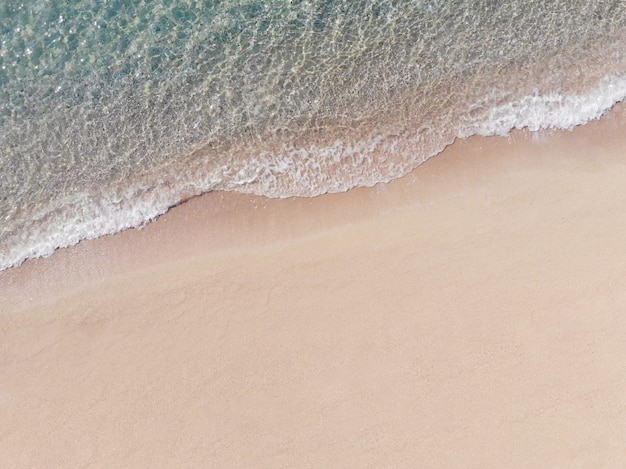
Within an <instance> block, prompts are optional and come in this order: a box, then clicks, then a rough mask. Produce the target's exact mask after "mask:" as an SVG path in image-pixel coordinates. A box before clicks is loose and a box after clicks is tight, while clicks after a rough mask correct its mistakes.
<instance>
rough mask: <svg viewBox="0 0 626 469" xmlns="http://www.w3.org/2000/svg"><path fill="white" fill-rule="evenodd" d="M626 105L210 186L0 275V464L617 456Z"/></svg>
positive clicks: (623, 333) (433, 463) (511, 461)
mask: <svg viewBox="0 0 626 469" xmlns="http://www.w3.org/2000/svg"><path fill="white" fill-rule="evenodd" d="M625 181H626V110H625V107H624V106H623V105H620V106H618V107H617V108H616V109H614V110H613V111H612V112H611V113H610V114H609V115H608V116H607V117H605V118H604V119H602V120H600V121H597V122H593V123H590V124H588V125H586V126H583V127H579V128H577V129H575V130H574V131H573V132H568V131H545V132H541V133H538V134H531V133H529V132H522V131H518V132H515V133H513V134H512V136H511V137H509V138H502V137H489V138H477V137H475V138H471V139H468V140H461V141H457V142H456V143H455V144H454V145H452V146H450V147H449V148H448V149H446V150H445V151H444V152H443V153H442V154H440V155H438V156H437V157H435V158H433V159H431V160H429V161H428V162H426V163H425V164H423V165H422V166H420V167H419V168H417V169H416V170H415V171H414V172H413V173H411V174H409V175H407V176H406V177H404V178H402V179H399V180H396V181H393V182H391V183H389V184H381V185H378V186H376V187H373V188H359V189H355V190H352V191H349V192H347V193H342V194H331V195H326V196H320V197H317V198H313V199H285V200H278V199H267V198H263V197H253V196H248V195H242V194H236V193H210V194H207V195H205V196H202V197H199V198H195V199H192V200H191V201H189V202H187V203H184V204H182V205H180V206H178V207H176V208H174V209H172V210H171V211H170V212H168V213H167V214H166V215H164V216H163V217H161V218H160V219H159V220H157V221H156V222H154V223H151V224H149V225H148V226H147V227H145V228H143V229H141V230H128V231H126V232H123V233H118V234H116V235H113V236H107V237H103V238H100V239H96V240H91V241H85V242H82V243H80V244H79V245H77V246H74V247H72V248H68V249H63V250H60V251H58V252H57V253H55V254H54V255H53V256H51V257H50V258H47V259H37V260H31V261H27V262H26V263H24V264H23V265H22V266H20V267H18V268H15V269H11V270H8V271H5V272H1V273H0V292H2V293H1V294H0V311H1V313H0V335H1V338H2V339H1V340H0V416H1V417H0V465H1V466H2V467H7V468H11V467H16V468H17V467H20V468H24V467H481V468H484V467H494V468H495V467H568V468H573V467H622V466H623V464H624V462H625V461H626V437H625V435H626V393H625V392H624V389H626V341H624V337H626V314H624V312H625V311H626V289H624V280H625V279H626V262H624V259H625V258H626V244H625V240H626V210H625V209H624V208H625V207H626V189H625Z"/></svg>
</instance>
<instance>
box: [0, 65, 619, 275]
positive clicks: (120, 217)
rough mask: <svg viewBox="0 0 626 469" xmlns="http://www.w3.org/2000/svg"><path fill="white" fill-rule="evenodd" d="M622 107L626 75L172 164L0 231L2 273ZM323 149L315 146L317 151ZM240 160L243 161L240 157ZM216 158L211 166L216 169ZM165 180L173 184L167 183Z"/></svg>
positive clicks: (334, 188) (365, 181)
mask: <svg viewBox="0 0 626 469" xmlns="http://www.w3.org/2000/svg"><path fill="white" fill-rule="evenodd" d="M624 99H626V75H619V76H616V75H607V76H605V77H603V78H602V79H601V80H600V81H599V82H598V83H597V84H596V85H595V86H593V87H591V88H590V89H588V90H587V91H586V92H585V93H582V94H575V93H570V94H560V93H555V92H551V93H546V94H541V93H540V92H539V91H535V92H533V93H532V94H527V95H523V96H521V97H517V98H509V99H507V97H505V96H502V94H498V93H492V94H488V95H487V96H485V97H483V98H481V99H478V100H475V101H474V102H469V104H468V105H467V106H466V107H465V108H463V109H461V110H460V111H459V112H457V114H456V115H457V118H456V120H455V121H453V122H450V121H448V122H447V123H446V122H445V121H441V122H440V123H439V124H437V121H436V119H432V120H431V121H430V123H429V124H427V125H424V124H422V125H419V126H415V127H413V128H411V127H403V128H400V129H390V128H389V127H388V126H387V127H385V126H382V127H383V130H382V131H381V130H380V128H376V126H374V127H372V126H370V127H368V129H367V131H362V132H361V133H360V135H358V136H355V135H354V134H349V135H348V137H349V138H346V139H342V138H341V135H340V134H339V135H340V137H338V138H336V139H334V140H332V141H328V139H327V140H326V144H324V143H323V141H316V140H315V139H311V141H309V142H306V141H290V140H289V139H283V140H282V141H279V143H278V144H272V145H269V144H268V143H264V142H257V143H256V145H247V146H246V147H245V148H244V147H235V148H234V149H231V151H230V153H231V154H236V153H237V152H244V151H245V152H247V155H246V157H240V158H238V159H232V158H231V159H226V161H225V162H222V163H221V164H220V165H218V166H215V165H213V166H211V165H207V161H208V160H207V158H208V157H207V156H206V155H205V157H204V158H203V157H202V155H203V154H205V153H206V149H204V150H203V149H201V148H200V149H198V150H197V156H196V158H195V159H194V160H193V164H190V162H189V160H185V161H184V165H185V166H184V167H181V166H177V165H176V164H174V163H175V161H173V162H171V164H170V166H168V167H163V168H161V172H160V174H159V175H158V177H157V178H156V179H152V180H150V181H148V180H147V179H144V180H140V181H139V182H135V183H134V184H132V185H127V186H124V185H122V184H117V185H108V186H102V187H94V188H93V190H92V191H90V192H83V193H77V194H73V195H70V196H66V197H63V198H61V199H59V200H57V201H56V202H54V203H53V204H51V205H48V206H46V207H45V208H44V209H40V210H39V211H38V212H36V213H34V214H32V213H31V214H29V215H28V218H27V220H26V221H25V222H24V223H23V224H22V225H21V226H19V227H18V228H16V226H5V227H4V228H3V230H2V252H1V254H0V270H4V269H7V268H10V267H14V266H17V265H19V264H21V263H22V262H23V261H24V260H26V259H29V258H35V257H42V256H48V255H50V254H52V253H53V252H54V251H55V250H56V249H58V248H61V247H66V246H70V245H73V244H76V243H78V242H79V241H81V240H83V239H91V238H95V237H99V236H103V235H106V234H111V233H115V232H118V231H121V230H124V229H127V228H131V227H140V226H143V225H145V224H146V223H148V222H149V221H150V220H153V219H155V218H156V217H158V216H159V215H161V214H163V213H165V212H166V211H167V210H168V209H169V208H171V207H172V206H174V205H176V204H178V203H180V202H181V201H182V200H185V199H187V198H189V197H191V196H195V195H199V194H201V193H204V192H208V191H212V190H236V191H241V192H247V193H255V194H259V195H265V196H270V197H291V196H315V195H319V194H323V193H326V192H339V191H345V190H348V189H350V188H352V187H355V186H371V185H374V184H376V183H380V182H388V181H390V180H392V179H394V178H397V177H400V176H403V175H405V174H407V173H408V172H409V171H411V170H413V169H414V168H415V167H417V166H418V165H419V164H421V163H422V162H423V161H425V160H427V159H428V158H430V157H432V156H435V155H436V154H438V153H440V152H441V151H442V150H443V149H444V148H445V147H446V146H447V145H449V144H451V143H452V142H453V141H454V139H456V138H468V137H470V136H473V135H482V136H493V135H501V136H504V135H508V134H509V132H510V131H511V130H513V129H521V128H528V129H530V130H533V131H537V130H541V129H548V128H551V129H573V128H574V127H575V126H578V125H581V124H585V123H587V122H589V121H591V120H594V119H598V118H600V117H602V116H603V115H604V114H605V113H606V112H608V111H609V110H610V109H611V108H612V107H613V106H614V105H615V104H616V103H618V102H621V101H623V100H624ZM320 142H321V143H320ZM240 156H241V155H240ZM214 160H215V158H214V155H212V156H211V161H214ZM168 174H169V176H168Z"/></svg>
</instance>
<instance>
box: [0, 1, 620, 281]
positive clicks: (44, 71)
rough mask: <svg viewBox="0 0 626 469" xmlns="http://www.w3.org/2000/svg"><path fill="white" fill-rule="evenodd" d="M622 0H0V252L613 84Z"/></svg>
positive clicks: (449, 134) (575, 119)
mask: <svg viewBox="0 0 626 469" xmlns="http://www.w3.org/2000/svg"><path fill="white" fill-rule="evenodd" d="M625 27H626V4H625V2H623V1H599V0H595V1H579V0H572V1H541V2H538V1H519V0H518V1H511V2H507V3H506V4H504V2H494V1H462V0H456V1H419V0H414V1H409V0H405V1H378V2H374V1H364V0H360V1H346V0H334V1H330V0H327V1H296V0H292V1H287V0H267V1H258V0H257V1H244V0H241V1H165V0H161V1H147V0H144V1H106V0H79V1H59V0H50V1H37V2H35V1H32V0H24V1H15V0H4V1H3V2H2V3H1V4H0V175H1V176H0V178H1V179H0V222H1V223H2V224H1V225H0V269H2V268H6V267H9V266H12V265H16V264H19V263H20V262H22V261H23V260H24V259H26V258H28V257H35V256H40V255H47V254H50V253H51V252H52V251H53V250H54V249H55V248H57V247H60V246H66V245H69V244H73V243H76V242H78V241H79V240H80V239H84V238H88V237H94V236H99V235H102V234H105V233H110V232H114V231H118V230H121V229H124V228H127V227H130V226H137V225H141V224H143V223H145V222H146V221H147V220H149V219H151V218H154V217H155V216H157V215H158V214H160V213H163V212H164V211H165V210H167V208H168V207H170V206H171V205H174V204H176V203H177V202H178V201H180V200H181V199H182V198H184V197H187V196H189V195H193V194H197V193H201V192H204V191H208V190H215V189H229V190H241V191H247V192H255V193H260V194H266V195H270V196H276V197H284V196H291V195H305V196H310V195H316V194H320V193H323V192H327V191H341V190H346V189H348V188H350V187H353V186H355V185H371V184H374V183H376V182H380V181H387V180H390V179H392V178H394V177H398V176H400V175H402V174H405V173H406V172H408V171H410V170H411V169H413V168H414V167H415V166H417V165H418V164H419V163H421V162H422V161H424V160H425V159H427V158H428V157H430V156H432V155H434V154H436V153H437V152H438V151H440V150H441V149H442V148H443V146H445V145H446V144H448V143H449V142H450V141H451V140H452V139H453V138H455V137H457V136H462V137H466V136H469V135H472V134H505V133H506V132H508V131H509V130H510V129H511V128H514V127H524V126H528V127H531V128H533V129H539V128H543V127H548V126H554V127H572V126H573V125H577V124H580V123H584V122H586V121H588V120H590V119H592V118H596V117H598V116H600V115H601V114H602V113H603V112H605V111H606V109H608V108H609V107H610V106H612V105H613V104H614V103H615V102H616V101H619V100H621V99H623V97H624V95H626V82H625V79H624V77H625V76H626V66H625V64H626V58H625V57H624V53H623V51H625V50H626V49H625V48H624V45H625V43H626V36H625V34H624V31H625V29H624V28H625Z"/></svg>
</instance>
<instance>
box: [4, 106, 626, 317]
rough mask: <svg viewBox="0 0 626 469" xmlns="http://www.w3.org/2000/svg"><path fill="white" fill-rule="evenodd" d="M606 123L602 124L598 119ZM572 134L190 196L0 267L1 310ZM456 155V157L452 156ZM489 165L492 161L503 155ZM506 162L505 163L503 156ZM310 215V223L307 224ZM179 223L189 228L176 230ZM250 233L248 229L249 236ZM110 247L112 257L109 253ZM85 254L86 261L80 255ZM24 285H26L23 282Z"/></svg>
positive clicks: (346, 209)
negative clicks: (297, 191)
mask: <svg viewBox="0 0 626 469" xmlns="http://www.w3.org/2000/svg"><path fill="white" fill-rule="evenodd" d="M625 108H626V105H625V104H624V103H618V104H616V105H615V107H614V108H613V109H611V110H610V111H609V112H608V113H607V115H605V116H603V117H602V118H600V119H599V120H596V121H591V122H589V123H587V124H584V125H581V126H577V127H576V128H575V130H574V131H575V132H577V133H583V132H584V133H592V132H593V130H591V131H590V130H588V129H587V127H589V126H591V128H592V129H593V128H595V127H600V126H604V127H609V126H613V127H615V126H616V125H617V126H619V125H620V122H623V121H626V110H625ZM605 121H606V123H605V124H601V123H602V122H605ZM605 131H606V130H605ZM571 132H572V131H571V130H551V129H550V130H540V131H536V132H530V131H528V130H526V129H524V130H512V131H511V136H509V137H501V136H489V137H483V136H472V137H469V138H466V139H459V138H457V139H456V140H455V141H454V142H453V143H451V144H449V145H447V146H446V147H445V148H444V149H443V150H442V151H441V152H440V153H439V154H438V155H436V156H434V157H431V158H429V159H428V160H427V161H426V162H424V163H422V164H421V165H420V166H418V167H417V168H416V169H415V170H413V171H411V172H410V173H409V174H407V175H405V176H403V177H401V178H398V179H394V180H392V181H390V182H388V183H378V184H376V185H374V186H372V187H356V188H353V189H350V190H348V191H346V192H339V193H329V194H322V195H319V196H315V197H290V198H286V199H275V198H268V197H265V196H257V195H254V194H247V193H240V192H231V191H212V192H209V193H205V194H201V195H199V196H193V197H191V198H190V199H188V200H186V201H184V202H181V203H180V204H178V205H176V206H174V207H172V208H170V209H169V210H168V211H167V212H166V213H164V214H163V215H160V216H159V217H157V219H156V220H153V221H151V222H149V223H147V224H146V225H145V226H143V227H140V228H129V229H126V230H123V231H120V232H117V233H113V234H110V235H104V236H101V237H98V238H93V239H85V240H82V241H80V242H79V243H78V244H76V245H72V246H69V247H66V248H59V249H56V250H55V251H54V253H53V254H52V255H51V256H48V257H43V258H42V257H40V258H33V259H27V260H26V261H25V262H24V263H22V264H21V265H20V266H17V267H13V268H9V269H7V270H5V271H1V272H0V290H2V291H3V292H4V293H5V295H4V298H3V299H0V311H3V310H5V309H6V308H7V307H10V306H11V305H20V304H22V305H24V306H28V304H29V301H28V300H27V301H22V300H20V299H19V297H21V296H22V290H23V288H24V287H26V289H27V291H29V292H31V293H32V295H31V296H32V298H33V300H34V303H32V304H35V303H38V302H41V301H46V300H45V298H46V296H48V295H51V294H54V293H53V290H54V289H56V288H58V287H57V286H54V278H55V277H56V276H57V275H58V274H61V275H63V276H65V275H67V277H65V281H66V282H67V283H69V285H67V284H66V285H65V286H66V287H67V286H69V287H70V290H75V289H80V288H81V287H86V286H88V285H89V284H90V283H92V282H94V281H95V282H98V281H101V280H103V278H107V277H111V276H114V275H119V274H121V273H124V272H126V271H128V270H131V271H134V270H139V269H145V268H150V267H152V266H155V265H158V264H164V263H167V262H172V261H174V260H178V259H180V258H186V257H189V256H191V255H193V253H194V252H196V251H197V250H203V251H207V250H209V251H223V250H224V249H237V248H242V247H250V246H254V245H255V244H258V243H259V242H260V245H265V244H268V243H272V242H275V241H274V240H275V239H279V240H280V239H281V238H285V239H290V238H292V237H301V236H311V235H315V234H316V233H319V232H322V231H323V230H325V229H330V228H333V227H336V226H341V225H342V224H345V223H347V222H354V221H357V220H363V219H365V218H367V217H372V216H376V215H379V214H381V213H384V212H385V211H387V210H390V209H396V208H397V206H398V205H400V206H408V205H412V204H415V203H420V199H421V198H423V197H427V198H432V197H436V196H437V191H439V190H440V189H439V188H438V187H436V186H435V185H433V184H432V182H431V181H428V178H429V177H430V176H429V174H431V173H433V172H434V173H435V175H436V176H437V177H440V178H442V184H444V185H446V184H449V183H450V182H449V181H446V176H447V175H446V174H445V173H443V172H445V171H450V170H449V169H448V168H450V167H452V168H453V171H454V172H458V171H466V172H469V174H470V175H471V177H481V178H484V177H486V174H485V175H481V174H480V171H481V170H486V171H489V170H491V171H493V167H489V166H486V165H484V164H482V163H481V162H480V161H478V159H477V158H473V161H463V160H462V159H463V158H464V156H463V155H459V154H460V153H463V152H464V151H465V149H466V148H468V147H469V148H471V147H472V146H477V147H481V146H483V145H487V146H490V147H492V148H497V147H503V146H504V147H506V146H507V145H508V144H510V143H512V142H513V143H515V142H523V141H524V140H530V141H537V140H544V139H548V140H549V139H550V138H554V136H557V138H563V136H566V135H568V134H569V133H571ZM504 151H506V150H504ZM456 155H458V158H459V160H460V161H452V160H453V159H455V158H456ZM493 163H494V164H495V165H496V166H497V165H499V164H500V165H501V164H503V163H505V161H504V160H503V161H499V162H498V161H495V162H493ZM508 163H509V164H511V162H510V161H509V162H508ZM470 165H473V167H470ZM481 165H482V166H481ZM492 166H493V165H492ZM431 167H432V168H431ZM438 173H442V174H438ZM455 177H456V182H459V175H458V174H457V175H455ZM463 177H468V175H465V176H463ZM420 185H422V186H423V187H420ZM442 189H443V187H442ZM445 190H447V191H449V190H454V187H445ZM458 190H461V188H460V187H459V188H458ZM400 194H402V195H400ZM283 212H287V213H286V216H287V217H289V218H290V221H289V222H287V223H285V222H283V223H280V221H277V218H280V217H283V216H285V215H283ZM309 218H311V219H314V220H315V222H312V223H307V221H306V220H307V219H309ZM320 222H321V225H320ZM182 226H185V227H186V228H189V230H187V229H184V230H183V229H181V227H182ZM251 231H254V235H252V236H250V235H251V233H250V232H251ZM157 246H161V247H157ZM112 252H115V255H113V256H112V257H111V253H112ZM87 258H91V260H90V261H87ZM87 264H95V265H97V267H96V268H94V269H91V268H89V266H88V265H87ZM103 276H104V277H103ZM36 283H39V284H40V285H41V284H43V285H46V286H47V287H49V288H47V289H44V290H39V289H38V288H36V287H34V284H36ZM29 284H31V285H33V287H30V288H29V287H28V285H29ZM35 290H37V291H35Z"/></svg>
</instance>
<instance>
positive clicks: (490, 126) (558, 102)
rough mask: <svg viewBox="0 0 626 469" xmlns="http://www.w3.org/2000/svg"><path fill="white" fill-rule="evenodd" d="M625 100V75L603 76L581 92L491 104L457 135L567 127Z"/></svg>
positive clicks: (582, 122)
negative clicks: (476, 119)
mask: <svg viewBox="0 0 626 469" xmlns="http://www.w3.org/2000/svg"><path fill="white" fill-rule="evenodd" d="M624 99H626V75H623V76H612V75H611V76H606V77H604V78H603V79H602V80H601V81H600V83H599V84H598V86H597V87H595V88H593V89H592V90H591V91H590V92H588V93H586V94H581V95H563V94H557V93H551V94H548V95H540V94H533V95H530V96H524V97H523V98H521V99H517V100H515V101H512V102H509V103H506V104H502V105H499V106H495V107H493V108H492V109H490V110H489V112H488V114H487V116H488V117H487V118H486V119H481V120H479V121H473V122H472V121H469V122H466V123H464V124H463V125H462V126H461V127H460V130H459V132H458V134H457V136H458V137H461V138H467V137H470V136H472V135H482V136H492V135H501V136H506V135H509V133H510V132H511V130H513V129H523V128H528V129H529V130H532V131H538V130H543V129H567V130H571V129H573V128H574V127H576V126H577V125H582V124H586V123H587V122H590V121H592V120H595V119H599V118H600V117H602V116H603V115H604V114H605V113H606V112H607V111H609V110H610V109H611V108H612V107H613V106H615V104H616V103H618V102H621V101H623V100H624Z"/></svg>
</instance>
